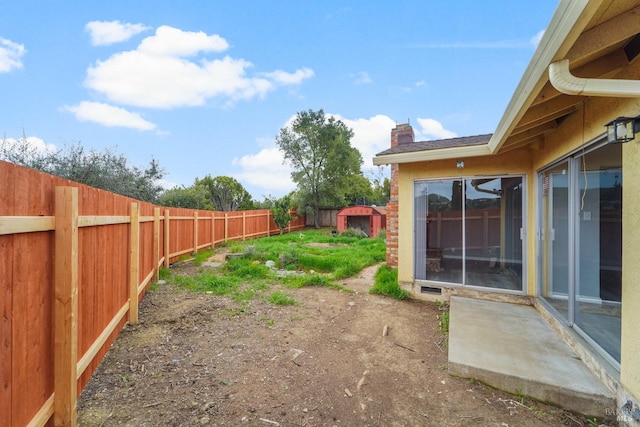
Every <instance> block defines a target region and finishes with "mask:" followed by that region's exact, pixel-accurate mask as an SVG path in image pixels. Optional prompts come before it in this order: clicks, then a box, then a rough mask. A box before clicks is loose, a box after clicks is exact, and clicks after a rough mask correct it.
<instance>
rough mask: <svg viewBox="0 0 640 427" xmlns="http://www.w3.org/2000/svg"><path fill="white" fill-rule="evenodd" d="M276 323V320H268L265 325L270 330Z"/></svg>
mask: <svg viewBox="0 0 640 427" xmlns="http://www.w3.org/2000/svg"><path fill="white" fill-rule="evenodd" d="M275 323H276V321H275V320H274V319H267V320H266V321H265V322H264V325H265V326H266V327H267V328H270V327H272V326H273V325H274V324H275Z"/></svg>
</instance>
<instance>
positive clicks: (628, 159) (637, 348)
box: [620, 105, 640, 401]
mask: <svg viewBox="0 0 640 427" xmlns="http://www.w3.org/2000/svg"><path fill="white" fill-rule="evenodd" d="M636 108H637V109H636V114H640V108H638V106H637V105H636ZM622 167H623V174H622V176H623V178H622V179H623V181H622V188H623V190H622V200H623V201H622V206H623V207H622V213H623V216H622V230H623V236H622V301H623V303H622V361H621V372H620V381H621V383H622V385H623V387H624V388H625V389H626V390H627V391H628V392H629V393H631V394H632V395H633V397H634V398H635V399H636V401H640V189H639V188H638V187H639V186H640V138H636V140H635V141H631V142H629V143H627V144H625V146H624V147H623V150H622Z"/></svg>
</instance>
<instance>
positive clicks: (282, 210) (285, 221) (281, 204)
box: [271, 194, 296, 234]
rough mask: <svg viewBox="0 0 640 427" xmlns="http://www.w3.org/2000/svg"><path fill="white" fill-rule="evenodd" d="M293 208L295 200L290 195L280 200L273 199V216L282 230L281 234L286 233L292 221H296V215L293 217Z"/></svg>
mask: <svg viewBox="0 0 640 427" xmlns="http://www.w3.org/2000/svg"><path fill="white" fill-rule="evenodd" d="M292 207H293V198H292V197H291V195H290V194H287V195H286V196H283V197H281V198H279V199H273V200H272V203H271V215H273V221H274V222H275V223H276V225H277V226H278V228H279V229H280V234H283V233H284V230H285V228H287V226H288V225H289V223H290V222H291V221H293V220H294V219H296V217H295V216H294V215H291V208H292Z"/></svg>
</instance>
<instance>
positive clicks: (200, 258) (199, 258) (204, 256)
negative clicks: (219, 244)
mask: <svg viewBox="0 0 640 427" xmlns="http://www.w3.org/2000/svg"><path fill="white" fill-rule="evenodd" d="M214 253H215V250H213V249H205V250H203V251H200V252H196V254H195V255H194V256H193V258H194V261H193V262H194V263H195V265H201V264H202V263H203V262H205V261H206V260H208V259H209V257H210V256H211V255H213V254H214Z"/></svg>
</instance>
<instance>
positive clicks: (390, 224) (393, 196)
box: [387, 124, 415, 267]
mask: <svg viewBox="0 0 640 427" xmlns="http://www.w3.org/2000/svg"><path fill="white" fill-rule="evenodd" d="M414 138H415V136H414V133H413V128H412V127H411V125H410V124H401V125H396V127H395V128H394V129H392V130H391V147H395V146H396V145H398V144H410V143H412V142H414ZM398 226H399V224H398V165H397V164H392V165H391V192H390V197H389V202H388V203H387V265H388V266H390V267H397V266H398Z"/></svg>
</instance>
